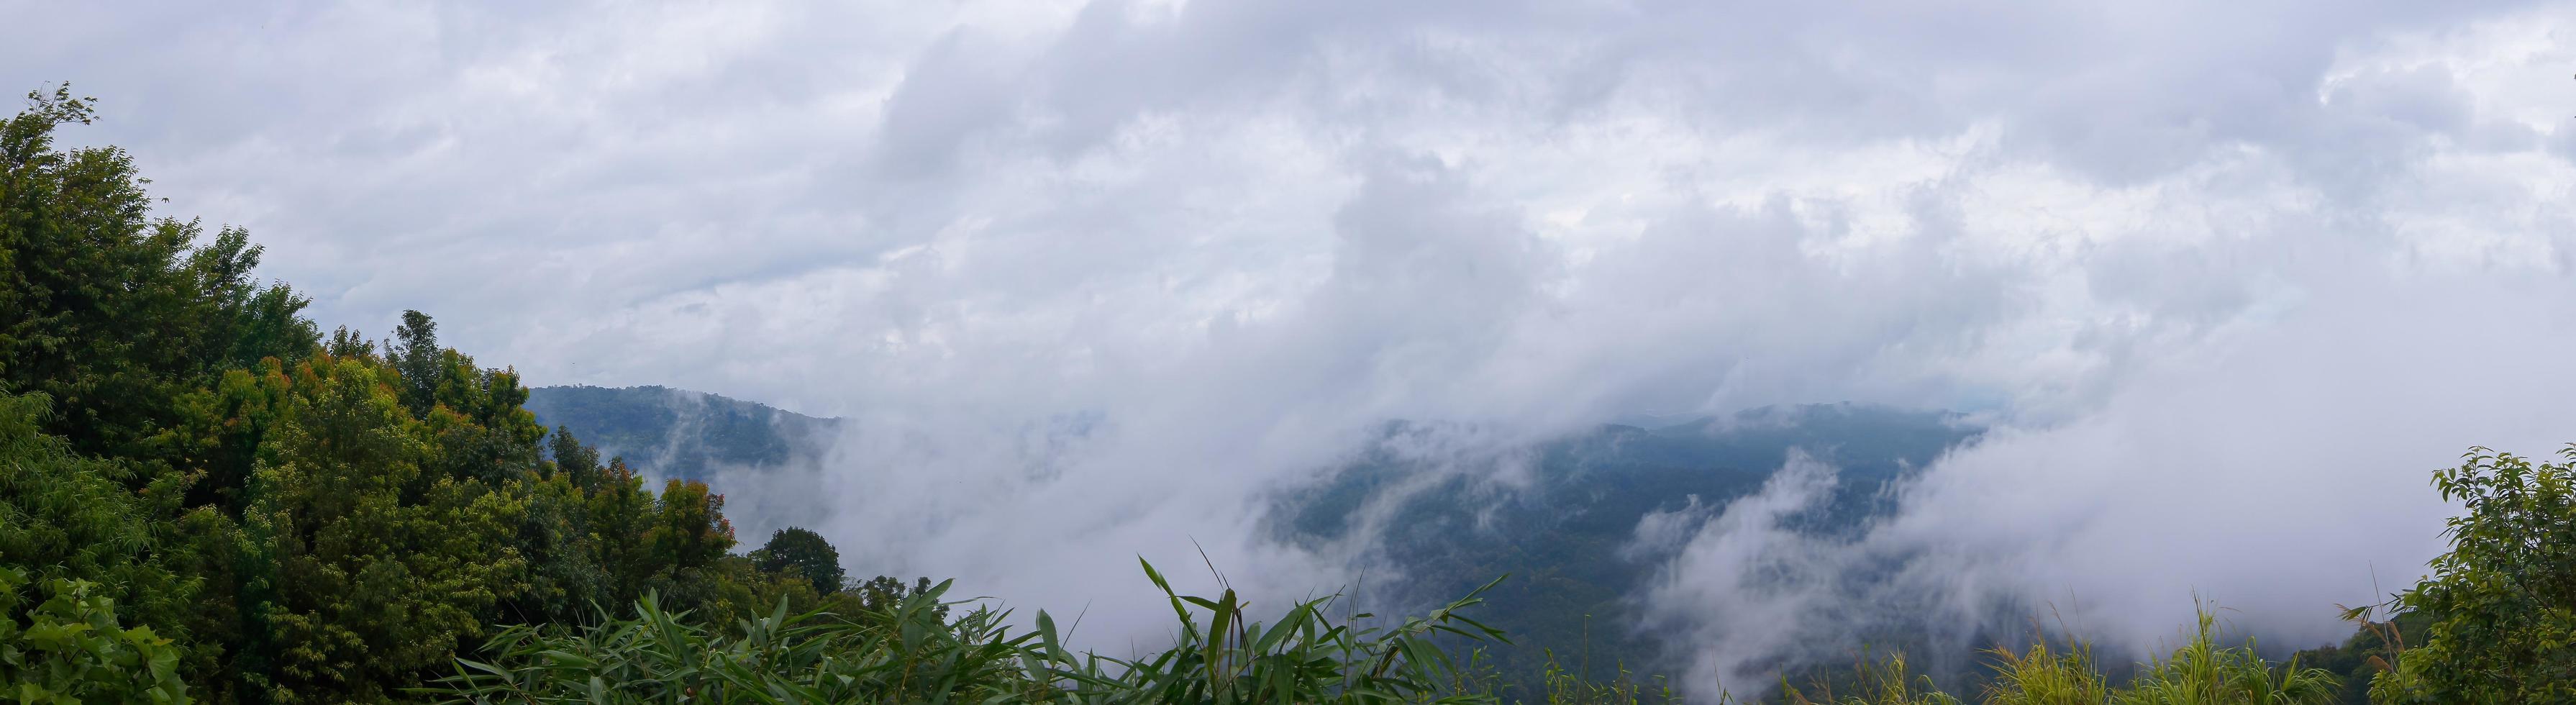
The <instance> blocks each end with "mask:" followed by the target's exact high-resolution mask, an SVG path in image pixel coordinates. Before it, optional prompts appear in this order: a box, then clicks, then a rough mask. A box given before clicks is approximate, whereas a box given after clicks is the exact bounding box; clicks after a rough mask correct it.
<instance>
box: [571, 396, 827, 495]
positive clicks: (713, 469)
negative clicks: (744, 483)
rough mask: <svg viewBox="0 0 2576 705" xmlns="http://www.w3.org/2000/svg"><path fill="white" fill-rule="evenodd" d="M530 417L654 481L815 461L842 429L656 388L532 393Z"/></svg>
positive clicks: (748, 404)
mask: <svg viewBox="0 0 2576 705" xmlns="http://www.w3.org/2000/svg"><path fill="white" fill-rule="evenodd" d="M527 408H528V410H529V411H532V412H535V413H536V415H537V421H538V422H539V423H542V424H545V425H546V427H547V428H549V429H551V428H555V427H557V426H561V427H564V428H567V429H570V430H571V431H572V435H573V436H574V437H575V438H579V439H581V441H582V442H583V443H586V444H589V445H591V446H594V447H597V448H598V449H599V451H600V454H601V455H602V456H615V457H622V458H625V459H626V463H627V465H629V466H631V467H634V468H636V469H637V470H639V471H642V472H643V473H644V474H646V475H649V476H652V477H657V478H687V479H692V480H711V479H714V478H715V477H716V476H718V475H722V474H724V472H725V471H726V470H728V469H765V468H774V467H778V466H782V465H787V464H791V463H795V462H799V461H806V460H812V459H816V458H820V457H821V456H822V454H823V452H824V451H825V450H826V449H828V448H829V447H830V444H831V441H832V437H833V434H835V433H837V432H838V429H839V427H840V425H841V423H842V421H841V420H840V419H837V418H823V417H814V416H806V415H804V414H799V413H796V412H792V411H786V410H782V409H779V408H777V407H773V406H769V405H767V404H762V403H759V402H751V401H743V400H740V399H734V398H731V397H727V396H724V395H721V394H709V393H706V392H693V391H689V390H686V389H672V388H669V387H663V386H658V385H655V386H643V387H592V386H561V387H537V388H535V389H531V390H528V403H527Z"/></svg>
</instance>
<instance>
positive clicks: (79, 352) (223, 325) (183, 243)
mask: <svg viewBox="0 0 2576 705" xmlns="http://www.w3.org/2000/svg"><path fill="white" fill-rule="evenodd" d="M27 97H28V101H29V103H30V105H29V107H28V108H27V109H26V110H24V111H22V112H19V113H18V114H17V115H16V116H14V117H12V118H10V119H9V120H8V121H7V122H5V123H0V389H8V390H14V391H20V392H30V391H32V392H43V393H45V394H46V395H47V396H48V397H50V398H52V399H53V400H54V403H55V405H56V406H55V411H56V413H55V416H54V418H53V419H52V420H51V421H49V422H48V423H47V424H46V430H47V431H48V432H51V433H53V434H55V435H59V436H62V437H64V438H65V439H68V440H69V441H70V442H71V443H72V447H73V448H74V449H75V450H77V451H79V452H81V453H84V454H90V455H118V456H125V457H130V458H135V459H161V458H162V457H163V456H164V454H165V453H166V452H167V450H168V449H167V446H166V444H164V443H160V442H157V440H156V438H157V437H158V436H159V435H160V433H161V432H162V431H164V430H166V429H169V428H171V427H172V426H173V425H174V417H175V415H176V411H175V409H174V407H173V404H172V401H173V400H174V399H176V398H178V397H179V396H180V394H181V393H183V392H185V391H187V390H188V389H192V388H195V387H198V386H202V385H203V384H204V383H205V382H207V381H208V380H210V379H211V378H212V376H213V375H214V374H216V373H218V372H220V371H221V370H223V369H226V368H228V367H234V366H240V365H244V364H247V363H249V362H251V361H255V360H256V359H259V358H262V357H269V356H284V357H289V358H292V357H295V356H298V355H300V354H302V353H303V352H305V351H309V350H310V349H311V348H312V338H311V337H310V336H311V334H312V327H311V324H310V323H309V322H306V321H303V320H302V319H300V318H298V317H297V315H296V314H297V311H299V310H301V309H302V308H303V307H304V305H305V299H304V298H303V297H300V296H298V295H296V294H295V293H294V291H293V290H291V289H289V288H287V287H285V286H284V285H275V286H262V285H261V284H260V283H259V282H258V281H256V280H254V279H252V278H251V277H250V271H251V269H252V268H254V267H256V266H257V265H258V263H259V259H260V249H259V248H258V247H255V246H251V245H250V244H249V243H248V239H247V236H246V235H244V234H243V233H242V232H241V231H239V230H237V229H225V230H222V231H220V232H218V233H217V234H216V235H215V236H214V237H212V238H211V239H210V242H209V244H208V245H207V246H206V247H204V248H199V249H193V250H192V249H191V243H193V242H196V241H197V240H199V239H201V238H203V236H204V232H203V230H202V229H201V228H200V227H199V225H198V224H197V223H194V222H183V221H179V220H175V219H169V218H158V219H156V218H153V217H152V216H151V209H150V205H151V199H150V197H149V196H148V195H146V193H145V192H144V189H143V185H144V183H145V180H144V179H143V178H141V177H140V176H139V175H138V174H137V172H136V170H135V168H134V160H133V158H132V157H131V156H129V155H127V154H126V153H125V152H124V150H121V149H117V148H115V147H92V148H81V149H72V150H59V149H56V148H55V147H54V143H53V140H54V131H55V129H56V128H58V127H60V126H62V125H66V124H74V123H80V124H86V123H89V122H90V121H91V120H92V119H93V117H94V116H95V114H96V113H95V110H94V109H93V108H92V106H91V101H90V100H89V99H85V98H74V97H72V95H71V92H70V89H69V88H68V87H58V88H56V89H55V90H54V91H53V92H52V93H50V94H47V93H44V92H35V93H30V94H28V96H27ZM149 475H151V473H145V474H143V475H138V476H136V477H134V478H132V481H133V482H135V483H141V482H146V481H149V480H150V479H151V478H150V476H149Z"/></svg>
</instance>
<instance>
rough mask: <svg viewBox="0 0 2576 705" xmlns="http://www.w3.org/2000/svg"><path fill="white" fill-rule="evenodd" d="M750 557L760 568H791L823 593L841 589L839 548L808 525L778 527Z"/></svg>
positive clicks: (768, 570)
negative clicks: (767, 540)
mask: <svg viewBox="0 0 2576 705" xmlns="http://www.w3.org/2000/svg"><path fill="white" fill-rule="evenodd" d="M751 559H752V561H753V562H754V563H755V564H757V565H759V566H760V570H761V572H765V573H782V572H786V571H788V570H794V571H796V574H797V575H800V576H803V577H804V578H805V579H806V580H808V581H811V582H812V583H814V589H816V590H820V591H823V592H827V593H829V592H840V591H841V579H842V578H841V576H842V572H841V552H840V551H839V550H837V549H834V548H832V542H830V541H825V540H823V535H822V534H817V533H814V531H813V530H812V529H806V528H801V527H794V526H791V527H787V528H784V529H779V530H778V531H777V532H775V533H772V534H770V535H769V543H766V544H762V545H761V547H760V550H759V551H755V552H753V553H752V555H751Z"/></svg>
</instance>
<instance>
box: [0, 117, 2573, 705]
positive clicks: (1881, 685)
mask: <svg viewBox="0 0 2576 705" xmlns="http://www.w3.org/2000/svg"><path fill="white" fill-rule="evenodd" d="M29 100H30V104H29V106H28V107H27V108H26V109H24V110H23V111H21V112H19V113H17V114H16V115H15V116H14V117H11V118H10V119H9V120H8V121H7V122H6V124H5V126H0V615H5V617H6V618H5V619H0V698H7V699H12V700H15V701H18V702H41V703H85V702H87V703H95V702H173V703H175V702H198V701H209V702H278V703H325V702H415V701H417V702H488V703H503V702H509V703H568V702H639V703H640V702H657V703H660V702H672V703H676V702H716V703H737V702H740V703H752V702H760V703H772V702H830V703H843V702H849V703H858V702H1068V703H1070V702H1084V703H1110V702H1139V703H1141V702H1169V703H1200V702H1205V703H1218V702H1226V703H1235V702H1244V703H1249V702H1278V703H1293V702H1354V703H1356V702H1429V701H1446V702H1490V701H1497V700H1508V701H1546V702H1634V701H1637V700H1641V699H1643V700H1657V699H1665V698H1670V697H1672V695H1673V691H1672V690H1671V689H1670V688H1681V689H1684V690H1688V691H1689V692H1691V693H1694V694H1696V695H1699V696H1702V697H1715V691H1714V690H1713V689H1711V688H1709V687H1707V684H1690V683H1675V682H1674V680H1673V679H1666V680H1660V681H1659V680H1657V679H1651V678H1639V677H1633V676H1625V675H1620V674H1585V673H1569V672H1567V671H1566V670H1565V669H1562V668H1548V667H1545V666H1546V664H1547V660H1546V659H1544V658H1541V659H1540V661H1539V662H1540V663H1541V664H1542V667H1541V668H1540V669H1539V675H1538V676H1536V677H1518V676H1515V677H1509V678H1506V677H1504V676H1502V675H1498V674H1500V673H1503V672H1504V671H1501V670H1497V669H1496V668H1495V667H1494V666H1493V664H1494V663H1495V661H1496V660H1497V659H1498V658H1501V657H1500V656H1498V655H1499V654H1508V653H1511V650H1513V649H1516V648H1521V647H1518V646H1516V645H1514V644H1513V643H1511V642H1510V640H1509V635H1507V634H1506V633H1504V632H1503V631H1502V630H1498V629H1494V628H1490V627H1488V626H1487V625H1485V624H1483V623H1481V622H1479V621H1477V618H1478V617H1479V616H1480V615H1481V614H1482V613H1481V612H1480V611H1479V607H1480V604H1481V603H1482V602H1483V600H1484V599H1485V598H1486V596H1489V595H1507V594H1509V593H1504V592H1497V591H1498V590H1502V589H1503V588H1500V587H1498V586H1497V585H1496V583H1493V582H1483V583H1479V584H1476V585H1474V586H1461V588H1462V589H1460V590H1459V592H1460V593H1461V596H1460V597H1457V598H1455V599H1453V600H1451V601H1448V602H1445V603H1443V604H1441V605H1438V606H1437V607H1436V608H1434V609H1429V610H1427V611H1425V612H1424V613H1422V615H1421V616H1419V617H1413V618H1404V619H1396V618H1378V617H1371V616H1367V615H1353V614H1347V613H1346V610H1342V609H1338V607H1339V605H1338V604H1337V602H1336V600H1337V598H1335V597H1324V598H1318V599H1316V600H1314V601H1311V602H1305V603H1299V604H1295V605H1289V606H1287V607H1286V608H1285V609H1276V610H1266V611H1263V612H1261V613H1258V614H1254V613H1248V612H1247V611H1246V609H1245V608H1244V605H1243V601H1242V600H1241V599H1240V598H1239V597H1238V596H1237V595H1235V594H1234V593H1233V592H1232V591H1230V590H1228V591H1224V592H1222V593H1220V594H1218V595H1214V596H1188V595H1179V594H1175V593H1173V591H1172V588H1171V587H1170V586H1169V583H1168V581H1167V580H1165V579H1164V577H1163V576H1162V574H1160V573H1159V572H1157V571H1156V570H1155V569H1154V567H1153V566H1151V565H1141V566H1137V567H1135V569H1137V570H1139V571H1140V575H1139V581H1138V585H1139V587H1140V589H1155V590H1159V591H1161V593H1162V594H1163V595H1165V596H1166V597H1168V598H1169V601H1170V603H1171V606H1172V608H1173V611H1174V619H1175V621H1174V626H1173V632H1172V635H1173V642H1172V644H1171V646H1170V648H1168V649H1166V650H1162V651H1157V652H1152V653H1148V654H1146V655H1143V656H1140V657H1137V658H1135V659H1132V660H1120V659H1112V658H1107V657H1101V656H1097V655H1093V654H1087V653H1080V652H1077V651H1074V650H1072V649H1071V648H1069V647H1068V646H1067V645H1066V644H1065V643H1064V642H1063V638H1062V636H1061V634H1060V631H1059V629H1058V628H1057V626H1056V622H1055V620H1054V618H1053V617H1051V616H1050V615H1046V614H1043V613H1040V614H1036V615H1030V616H1028V618H1026V619H1023V618H1021V617H1020V616H1015V615H1012V614H1009V613H1007V612H1004V611H1000V610H998V609H997V608H993V607H990V606H988V605H986V604H984V603H978V602H969V601H954V600H950V599H949V598H948V597H947V596H948V595H949V585H948V584H946V583H934V582H932V581H931V580H929V579H926V578H916V579H910V580H905V579H898V578H897V577H894V576H880V577H877V578H875V579H871V580H854V579H852V577H851V576H845V575H844V574H843V573H842V571H843V567H842V566H841V563H840V560H839V558H838V555H837V552H836V551H835V550H834V548H833V547H832V546H831V545H830V544H829V543H827V542H825V541H824V540H823V539H822V538H821V537H819V536H816V535H814V534H813V533H812V532H808V531H802V530H796V529H788V530H782V531H779V532H776V533H775V534H774V535H772V536H770V537H766V540H765V541H764V542H763V544H762V545H761V546H759V547H757V548H754V547H752V546H750V545H749V544H748V543H746V542H741V541H738V540H737V537H736V536H735V535H734V532H733V530H732V524H731V523H730V522H729V521H728V519H727V518H726V516H725V514H724V509H725V506H724V499H723V497H722V496H721V495H719V494H716V493H714V492H712V491H710V490H709V488H708V487H707V486H706V485H705V484H703V483H700V482H695V481H691V480H686V479H672V480H668V481H665V482H662V483H660V484H659V485H658V486H652V485H648V483H647V482H646V479H645V477H644V476H643V475H642V474H641V473H639V472H637V471H636V470H634V469H633V468H631V467H629V466H628V465H627V463H626V462H625V461H623V460H621V459H619V458H616V457H605V458H604V457H603V454H602V453H601V452H600V451H599V450H598V449H596V448H594V447H593V446H592V445H591V444H588V443H585V442H584V441H582V440H580V439H579V438H577V437H576V435H575V434H573V433H571V432H568V431H567V430H565V429H562V428H557V429H553V430H549V429H548V428H546V427H544V426H541V425H539V422H538V421H537V417H536V415H535V414H534V413H532V412H531V411H530V410H529V408H528V405H529V401H530V392H529V390H528V389H527V388H526V387H524V386H522V384H521V381H520V379H519V377H518V375H517V374H515V373H514V372H512V371H511V370H510V369H509V368H507V367H485V366H483V363H480V362H478V361H477V360H476V359H474V358H473V357H471V356H469V355H467V354H465V353H463V352H460V351H458V350H455V349H452V348H448V347H444V346H442V345H441V343H440V341H439V338H438V327H437V323H436V321H434V320H433V319H432V318H431V317H429V316H427V315H423V314H421V313H419V312H406V313H405V314H403V315H402V317H401V319H400V320H399V321H393V322H391V323H393V326H392V330H391V331H390V333H389V334H387V335H385V336H383V337H380V338H378V337H370V336H369V335H367V334H365V333H361V332H358V331H354V330H351V329H348V328H345V327H344V328H337V329H335V330H332V331H330V332H329V333H327V334H326V333H324V332H323V331H322V330H321V327H320V326H319V325H318V324H316V323H315V322H314V321H312V320H310V319H308V318H306V317H305V316H304V315H302V310H303V308H304V307H305V306H306V305H307V302H308V299H307V298H305V296H304V295H303V294H301V293H299V292H298V291H296V290H295V289H293V288H292V287H290V286H288V285H286V284H283V283H276V282H268V281H263V280H261V279H259V278H258V277H257V276H255V273H256V270H257V268H258V265H259V262H260V259H261V256H262V250H261V249H260V248H259V247H258V246H256V245H253V244H251V242H250V239H249V235H248V234H247V233H245V232H243V231H241V230H239V229H235V228H217V229H215V230H214V231H212V232H208V231H207V230H206V229H205V228H204V226H202V225H200V224H199V223H197V222H195V221H188V220H179V219H175V218H170V217H167V216H162V215H158V214H155V213H154V212H153V210H152V208H151V206H152V204H153V200H152V199H151V198H150V197H149V195H148V194H147V192H146V190H145V186H146V185H147V181H146V180H145V179H144V178H142V176H141V175H140V174H139V173H138V172H137V169H136V166H135V164H134V162H133V159H132V158H131V157H130V156H129V155H128V154H126V153H125V152H123V151H121V150H119V149H116V148H113V147H87V148H71V147H62V146H58V145H57V143H56V136H57V132H58V131H59V130H62V129H65V128H66V127H68V126H72V125H80V124H87V123H89V122H90V121H91V120H92V119H93V118H94V115H95V113H94V112H93V110H92V108H91V105H92V103H91V101H89V100H87V99H82V98H75V97H73V95H72V94H71V93H70V92H69V91H68V89H67V88H63V89H55V90H51V91H44V92H38V93H33V94H30V95H29ZM2464 442H2467V440H2465V439H2464ZM2069 462H2081V459H2069ZM2571 465H2576V450H2571V451H2570V455H2569V462H2566V463H2551V462H2534V461H2532V460H2528V459H2525V458H2520V457H2516V456H2512V455H2506V454H2500V453H2494V452H2490V451H2486V450H2484V449H2475V450H2472V451H2471V453H2470V454H2469V455H2468V456H2466V458H2465V459H2464V461H2463V462H2462V464H2461V465H2459V466H2458V467H2455V468H2449V469H2444V470H2440V471H2438V472H2436V473H2435V474H2434V477H2433V481H2434V490H2435V491H2438V492H2439V493H2440V494H2441V495H2442V496H2443V497H2444V498H2446V499H2449V500H2451V501H2454V502H2457V503H2459V504H2460V505H2461V506H2462V507H2463V510H2462V513H2461V514H2460V515H2459V516H2458V517H2456V518H2454V519H2452V520H2451V522H2450V524H2449V526H2447V527H2441V528H2442V529H2444V530H2446V531H2447V532H2448V536H2449V537H2450V538H2451V539H2452V550H2451V551H2450V552H2449V553H2446V554H2444V555H2443V556H2441V557H2440V558H2438V559H2437V560H2436V561H2435V562H2434V564H2433V565H2432V566H2431V570H2430V576H2429V577H2428V578H2426V579H2425V580H2424V581H2423V582H2422V583H2420V584H2418V585H2415V586H2412V587H2411V588H2408V589H2406V590H2404V591H2403V592H2401V593H2400V594H2399V595H2397V596H2396V597H2395V598H2393V599H2392V600H2391V601H2390V602H2389V603H2388V604H2385V605H2372V606H2364V607H2362V608H2357V609H2354V610H2352V611H2351V613H2350V617H2351V618H2352V619H2353V620H2354V621H2355V622H2356V624H2357V626H2358V627H2359V630H2358V632H2357V633H2356V635H2355V637H2354V639H2353V641H2351V642H2349V643H2348V644H2346V645H2344V646H2343V647H2341V648H2338V649H2331V650H2323V651H2317V652H2311V653H2310V654H2309V655H2307V656H2305V657H2303V659H2294V660H2292V661H2290V662H2273V661H2267V660H2264V659H2262V658H2260V657H2259V656H2258V655H2257V654H2256V652H2255V651H2254V650H2253V649H2252V648H2251V646H2250V644H2245V643H2243V642H2242V641H2241V640H2238V639H2235V638H2234V637H2231V636H2229V635H2224V634H2221V633H2219V630H2218V628H2217V627H2216V625H2215V623H2214V622H2213V621H2212V620H2209V619H2204V620H2203V621H2202V622H2201V623H2200V624H2199V625H2196V626H2195V625H2182V626H2184V627H2186V628H2188V629H2190V631H2188V632H2187V633H2188V634H2191V635H2193V638H2191V639H2189V640H2187V641H2186V642H2185V643H2184V645H2183V646H2181V647H2180V648H2178V649H2176V650H2175V651H2173V652H2171V653H2170V654H2162V655H2158V656H2156V657H2153V658H2150V659H2148V660H2147V661H2146V662H2145V663H2142V664H2138V665H2137V666H2136V667H2134V668H2128V669H2126V670H2125V671H2124V672H2125V673H2126V674H2127V675H2126V676H2125V677H2123V678H2120V679H2118V681H2117V682H2114V680H2113V679H2112V678H2111V677H2108V676H2106V675H2104V674H2105V673H2106V670H2105V668H2104V667H2105V664H2102V663H2099V662H2097V660H2096V659H2095V658H2094V656H2093V655H2092V651H2091V650H2089V649H2087V648H2085V647H2084V646H2082V645H2081V643H2080V642H2078V643H2071V644H2070V643H2059V642H2058V640H2055V639H2052V640H2048V642H2049V643H2039V644H2030V645H2025V646H2022V647H2018V648H2000V647H1999V648H1997V649H1996V650H1995V651H1993V652H1990V653H1989V654H1987V657H1986V659H1985V662H1986V663H1987V664H1988V665H1989V668H1990V673H1989V675H1988V677H1987V678H1985V679H1983V681H1982V683H1981V684H1980V685H1979V686H1977V687H1976V688H1975V689H1974V690H1973V691H1971V692H1966V693H1965V694H1964V695H1962V696H1959V697H1954V696H1952V695H1950V694H1945V693H1941V692H1937V691H1935V690H1932V689H1930V688H1928V687H1927V686H1926V684H1927V682H1928V681H1926V680H1924V679H1922V678H1920V677H1919V676H1918V674H1915V673H1913V672H1912V671H1909V670H1908V666H1907V664H1906V660H1905V659H1904V657H1903V655H1902V654H1884V655H1881V656H1879V657H1865V658H1863V659H1862V660H1861V662H1860V663H1859V665H1858V667H1857V668H1856V669H1853V670H1852V671H1851V672H1850V673H1846V674H1840V675H1837V676H1833V677H1827V678H1818V679H1815V680H1813V681H1811V682H1801V683H1785V682H1784V683H1781V684H1777V685H1778V686H1780V687H1778V688H1776V690H1777V693H1776V695H1775V696H1774V697H1776V698H1778V699H1780V700H1784V701H1789V702H1842V703H1890V704H1893V703H1943V702H1964V701H1976V702H1986V703H2113V702H2116V703H2138V704H2147V703H2323V702H2339V701H2345V700H2347V699H2348V698H2353V697H2366V698H2367V699H2368V700H2369V701H2370V702H2377V703H2551V702H2576V648H2571V643H2576V473H2571ZM1366 477H1367V475H1366V473H1364V472H1363V473H1361V474H1358V475H1350V476H1348V478H1345V479H1344V480H1337V481H1365V480H1366ZM1569 477H1574V476H1569ZM1331 487H1332V486H1330V485H1327V486H1325V487H1323V488H1320V489H1319V490H1318V492H1322V493H1325V494H1329V493H1330V492H1331V491H1332V489H1331ZM1317 506H1323V505H1317ZM1436 509H1437V508H1436V507H1435V508H1432V509H1430V510H1426V511H1432V512H1433V513H1437V512H1436ZM1325 514H1329V512H1326V513H1325ZM1316 516H1323V514H1317V515H1316ZM1318 521H1319V523H1314V524H1311V525H1308V526H1306V527H1304V528H1303V529H1302V530H1304V531H1309V532H1312V531H1329V530H1331V526H1330V525H1331V522H1329V521H1321V520H1318ZM2430 529H2431V528H2430V527H2428V530H2430ZM1300 530H1301V529H1299V528H1298V527H1293V526H1292V527H1286V528H1283V531H1285V532H1288V533H1290V534H1294V533H1297V532H1298V531H1300ZM1480 565H1481V564H1480ZM1104 569H1121V570H1123V569H1127V567H1125V566H1104ZM1506 584H1508V581H1506ZM2321 608H2322V606H2321ZM1021 625H1028V626H1025V627H1023V626H1021ZM2067 636H2080V635H2067ZM1512 658H1521V659H1527V658H1529V657H1527V656H1514V657H1512ZM1687 677H1688V674H1679V675H1678V678H1685V679H1686V678H1687ZM1740 685H1745V686H1747V687H1748V689H1758V690H1761V691H1765V692H1769V691H1772V690H1774V689H1775V688H1774V687H1772V686H1771V685H1770V684H1740Z"/></svg>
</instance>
